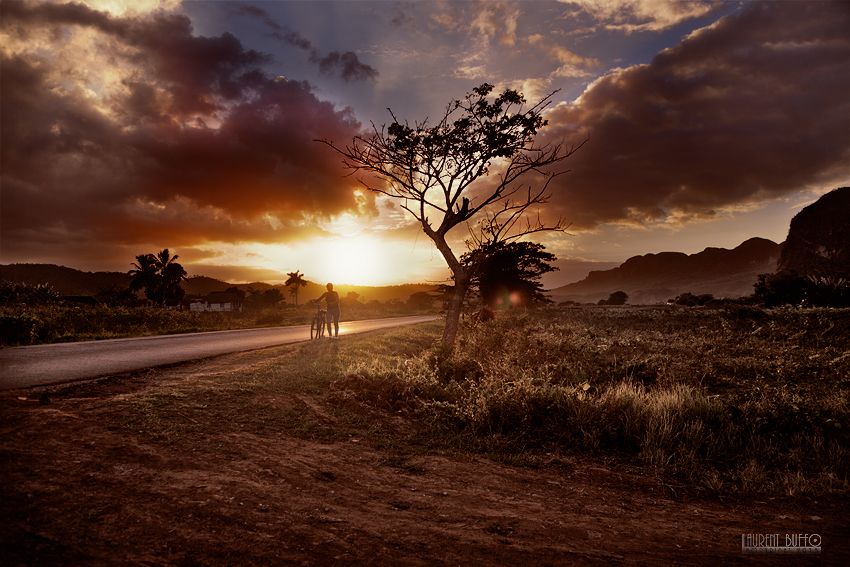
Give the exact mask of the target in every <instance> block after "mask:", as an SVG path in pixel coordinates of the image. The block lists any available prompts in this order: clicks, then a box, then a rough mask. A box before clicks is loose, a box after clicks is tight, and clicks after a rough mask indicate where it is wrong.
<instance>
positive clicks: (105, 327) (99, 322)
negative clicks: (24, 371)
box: [0, 282, 436, 346]
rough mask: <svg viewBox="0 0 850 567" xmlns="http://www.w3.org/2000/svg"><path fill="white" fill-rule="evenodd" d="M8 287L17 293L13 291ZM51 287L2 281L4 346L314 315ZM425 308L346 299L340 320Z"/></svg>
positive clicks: (305, 309)
mask: <svg viewBox="0 0 850 567" xmlns="http://www.w3.org/2000/svg"><path fill="white" fill-rule="evenodd" d="M230 289H231V290H235V291H236V292H237V293H238V294H241V297H243V298H244V297H245V292H244V291H241V290H239V289H237V288H235V287H232V288H230ZM9 290H18V291H16V292H15V293H12V292H11V291H9ZM22 290H24V291H22ZM50 290H51V288H50V287H49V286H43V285H41V284H39V285H38V286H21V284H11V283H9V282H3V283H2V284H0V301H2V303H0V346H18V345H31V344H44V343H59V342H70V341H85V340H99V339H113V338H125V337H140V336H146V335H165V334H174V333H193V332H201V331H220V330H229V329H250V328H256V327H273V326H288V325H304V324H307V323H309V321H310V318H311V317H312V316H313V315H314V314H315V309H314V308H313V307H312V306H295V305H293V304H287V303H283V302H278V303H274V304H272V303H267V302H260V303H259V304H256V305H253V306H252V308H251V309H246V310H244V311H242V312H238V311H219V312H198V311H189V310H172V309H162V308H161V307H143V306H127V305H122V304H120V303H113V304H110V303H108V302H107V301H103V302H100V303H97V304H95V305H89V304H83V303H75V302H63V301H61V298H59V296H58V294H56V293H55V291H50ZM228 291H230V290H228ZM268 291H271V290H267V292H264V293H263V294H261V295H260V297H261V298H263V299H265V297H266V296H267V293H268ZM274 292H277V293H274ZM222 293H226V292H222ZM279 294H280V292H279V290H273V291H272V293H270V294H268V296H269V297H272V298H275V297H277V296H278V295H279ZM10 298H11V299H10ZM22 298H23V299H22ZM48 299H49V300H48ZM249 304H250V301H249ZM424 312H431V313H434V312H436V310H435V309H434V308H433V307H432V306H431V302H430V301H429V302H428V304H427V305H425V304H424V303H420V302H414V303H412V304H408V303H405V302H402V301H398V300H393V301H388V302H381V301H377V300H373V301H370V302H369V303H368V304H367V305H363V304H361V303H359V302H346V303H344V305H343V309H342V321H343V322H345V321H353V320H361V319H375V318H382V317H394V316H403V315H413V314H419V313H424Z"/></svg>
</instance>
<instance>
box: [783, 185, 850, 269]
mask: <svg viewBox="0 0 850 567" xmlns="http://www.w3.org/2000/svg"><path fill="white" fill-rule="evenodd" d="M778 268H779V269H780V270H786V271H792V270H793V271H795V272H797V273H798V274H800V275H802V276H810V277H821V278H833V279H844V280H850V187H841V188H839V189H835V190H834V191H830V192H829V193H827V194H826V195H823V196H822V197H821V198H820V199H818V200H817V201H815V202H814V203H812V204H811V205H809V206H808V207H806V208H804V209H803V210H802V211H800V212H799V213H797V214H796V215H795V216H794V218H793V219H791V227H790V228H789V229H788V239H787V240H786V241H785V247H784V248H783V249H782V255H781V256H780V257H779V266H778Z"/></svg>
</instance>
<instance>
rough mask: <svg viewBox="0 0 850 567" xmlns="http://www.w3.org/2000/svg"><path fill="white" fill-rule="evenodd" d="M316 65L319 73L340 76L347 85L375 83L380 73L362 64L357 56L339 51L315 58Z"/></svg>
mask: <svg viewBox="0 0 850 567" xmlns="http://www.w3.org/2000/svg"><path fill="white" fill-rule="evenodd" d="M311 60H312V61H313V62H314V63H315V62H318V63H319V71H320V72H321V73H324V74H326V75H332V74H338V75H339V76H340V77H342V79H343V80H344V81H345V82H346V83H347V82H349V81H375V80H377V78H378V71H376V70H375V69H373V68H372V67H370V66H369V65H365V64H363V63H361V62H360V60H359V59H358V58H357V54H356V53H354V52H351V51H346V52H345V53H343V54H342V55H340V54H339V52H337V51H332V52H330V53H328V54H327V55H326V56H325V57H314V58H312V59H311Z"/></svg>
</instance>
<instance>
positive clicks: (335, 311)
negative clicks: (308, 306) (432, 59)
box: [313, 283, 339, 339]
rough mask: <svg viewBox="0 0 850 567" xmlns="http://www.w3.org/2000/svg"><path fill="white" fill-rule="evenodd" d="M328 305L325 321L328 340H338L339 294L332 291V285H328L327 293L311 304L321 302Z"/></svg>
mask: <svg viewBox="0 0 850 567" xmlns="http://www.w3.org/2000/svg"><path fill="white" fill-rule="evenodd" d="M323 299H324V300H325V303H327V304H328V309H327V315H326V317H327V320H328V338H329V339H336V338H339V293H337V292H335V291H334V284H332V283H329V284H328V291H326V292H325V293H323V294H322V295H321V297H319V299H314V300H313V303H320V302H321V301H322V300H323ZM331 321H333V324H334V334H333V336H331Z"/></svg>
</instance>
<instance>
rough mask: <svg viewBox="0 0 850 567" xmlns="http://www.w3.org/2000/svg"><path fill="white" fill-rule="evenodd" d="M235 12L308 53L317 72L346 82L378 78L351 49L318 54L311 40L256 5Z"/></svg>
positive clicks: (239, 7)
mask: <svg viewBox="0 0 850 567" xmlns="http://www.w3.org/2000/svg"><path fill="white" fill-rule="evenodd" d="M236 12H237V13H239V14H242V15H245V16H249V17H253V18H257V19H259V20H260V21H262V22H263V23H264V24H265V25H266V26H268V27H269V28H270V29H271V30H272V31H271V36H272V37H274V38H276V39H278V40H280V41H281V42H283V43H285V44H287V45H292V46H295V47H297V48H298V49H300V50H302V51H306V52H308V53H309V54H310V62H311V63H314V64H318V66H319V72H320V73H322V74H324V75H338V76H339V77H341V78H342V79H343V80H344V81H345V82H346V83H348V82H351V81H373V82H374V81H375V80H377V78H378V70H377V69H375V68H374V67H371V66H370V65H367V64H365V63H361V62H360V59H359V58H358V57H357V54H356V53H354V52H352V51H347V52H345V53H343V54H340V53H339V52H337V51H332V52H331V53H329V54H327V55H326V56H324V57H322V56H320V55H319V52H318V50H317V49H316V48H315V47H313V44H312V42H310V41H309V40H308V39H306V38H304V37H303V36H302V35H301V34H299V33H298V32H295V31H292V30H290V29H289V28H287V27H285V26H281V25H280V24H278V23H277V22H276V21H275V20H274V18H272V17H271V16H270V15H269V13H268V12H266V11H265V10H263V9H262V8H258V7H256V6H238V7H237V8H236Z"/></svg>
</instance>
